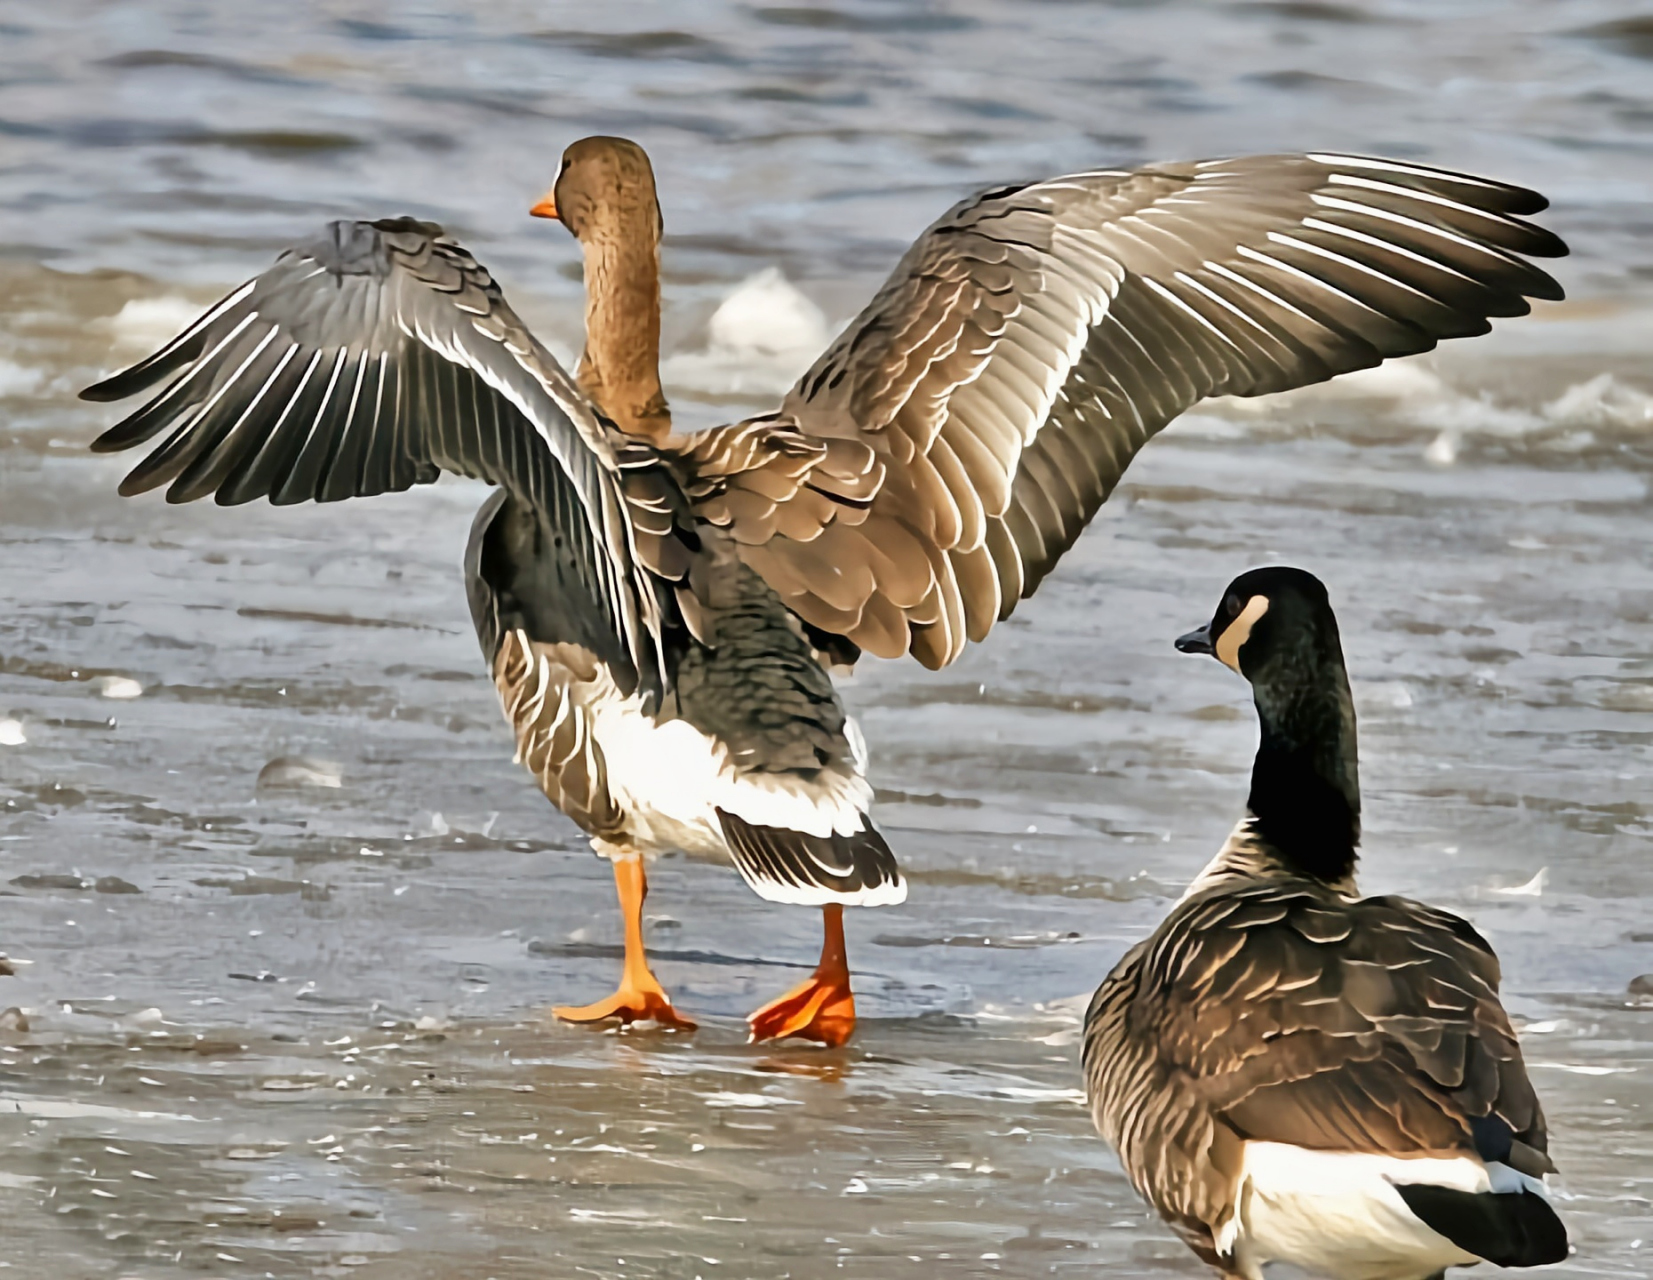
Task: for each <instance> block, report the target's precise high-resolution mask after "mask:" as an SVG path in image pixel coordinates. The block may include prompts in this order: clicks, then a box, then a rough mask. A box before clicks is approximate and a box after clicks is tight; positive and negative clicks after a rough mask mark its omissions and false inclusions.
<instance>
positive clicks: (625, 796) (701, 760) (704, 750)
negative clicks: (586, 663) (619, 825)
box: [573, 676, 872, 857]
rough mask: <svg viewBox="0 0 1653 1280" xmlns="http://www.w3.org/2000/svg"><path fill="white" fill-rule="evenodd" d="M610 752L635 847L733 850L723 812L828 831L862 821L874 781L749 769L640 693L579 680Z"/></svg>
mask: <svg viewBox="0 0 1653 1280" xmlns="http://www.w3.org/2000/svg"><path fill="white" fill-rule="evenodd" d="M573 692H574V696H575V697H576V698H578V700H579V701H580V703H581V705H582V706H583V708H584V709H585V711H586V714H587V715H588V716H589V717H590V719H591V732H592V737H593V738H594V739H595V740H596V742H597V745H598V746H599V747H600V748H601V750H602V753H603V759H604V764H605V767H606V769H607V777H608V789H609V794H610V795H611V796H612V797H613V799H614V802H615V803H616V804H617V805H619V806H620V808H621V809H622V810H624V811H625V813H626V815H627V817H628V819H629V824H630V827H631V830H632V833H633V842H634V844H635V845H636V851H637V852H641V853H648V854H655V853H666V852H670V851H672V850H682V851H683V852H685V853H690V854H700V855H708V856H713V857H727V856H728V846H727V845H726V844H725V843H724V838H723V826H722V823H721V822H720V821H719V820H718V816H717V811H718V810H719V809H723V810H724V811H725V812H728V813H736V814H739V815H740V816H741V817H742V818H744V819H746V821H747V822H750V823H754V824H757V825H760V826H766V827H782V828H785V829H788V830H791V831H803V832H807V833H809V834H810V835H817V836H824V835H829V834H831V833H832V832H834V831H836V832H838V833H839V834H842V835H850V834H852V833H854V832H856V831H858V830H860V829H861V826H862V822H863V815H864V814H865V813H866V811H867V809H868V808H870V807H871V804H872V788H871V787H870V786H869V785H868V784H867V782H866V779H864V778H863V777H861V776H860V774H859V773H858V772H847V771H845V772H840V771H838V770H823V771H822V772H821V773H819V774H817V775H816V776H815V777H812V778H808V779H805V778H803V777H800V776H799V775H797V774H792V773H767V774H766V773H755V772H750V771H746V772H742V771H739V770H737V769H736V768H735V767H734V763H733V761H732V759H731V758H730V754H729V751H728V748H726V747H725V746H724V745H723V744H722V743H721V742H719V741H717V740H716V739H714V738H710V737H708V736H707V735H705V734H703V733H701V732H700V731H699V730H698V729H696V728H695V727H694V726H693V725H691V724H689V723H688V722H687V721H684V720H667V721H665V722H664V723H657V722H656V721H654V720H653V719H651V718H650V717H649V716H648V715H647V714H646V713H645V712H644V710H643V706H642V703H641V701H640V700H639V699H637V698H635V697H631V698H628V697H624V696H622V695H621V694H620V692H619V691H618V690H617V689H616V688H615V687H614V685H613V683H612V682H611V681H609V680H607V679H606V676H605V677H604V678H600V679H598V680H596V681H592V682H590V683H581V684H578V685H576V686H574V690H573Z"/></svg>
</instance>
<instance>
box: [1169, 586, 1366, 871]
mask: <svg viewBox="0 0 1653 1280" xmlns="http://www.w3.org/2000/svg"><path fill="white" fill-rule="evenodd" d="M1177 648H1178V649H1180V650H1181V651H1182V652H1183V653H1206V654H1210V655H1211V656H1212V657H1214V658H1216V659H1217V660H1218V661H1219V662H1221V663H1222V664H1223V665H1224V666H1226V667H1229V668H1231V669H1232V670H1234V671H1237V672H1239V673H1240V674H1241V675H1242V676H1244V677H1245V678H1246V680H1247V681H1249V682H1250V684H1251V692H1252V697H1253V700H1254V701H1255V702H1256V705H1257V719H1258V721H1259V727H1260V729H1261V731H1262V732H1261V741H1260V742H1259V744H1258V748H1257V758H1256V761H1255V763H1254V765H1253V766H1252V775H1251V795H1250V797H1249V800H1248V805H1247V807H1248V809H1249V811H1250V814H1251V816H1252V819H1253V820H1254V822H1255V824H1256V827H1257V830H1258V832H1259V833H1260V834H1261V835H1262V836H1263V837H1264V838H1265V839H1266V840H1268V841H1269V843H1270V844H1271V845H1272V846H1273V847H1274V848H1275V849H1276V850H1278V851H1279V852H1280V854H1281V855H1282V856H1283V857H1284V858H1285V860H1286V861H1287V862H1288V863H1289V864H1291V865H1292V866H1293V867H1294V868H1295V869H1297V870H1300V871H1303V872H1306V873H1308V874H1312V875H1315V876H1318V877H1319V878H1322V879H1325V880H1327V881H1337V880H1340V879H1341V878H1342V877H1344V876H1346V875H1348V874H1349V872H1350V870H1351V869H1352V868H1353V866H1354V858H1355V846H1356V844H1357V843H1358V842H1359V839H1360V782H1359V764H1358V758H1357V752H1356V744H1355V709H1354V699H1353V698H1352V697H1351V696H1350V693H1349V676H1348V671H1347V669H1346V668H1345V667H1344V663H1343V643H1342V640H1341V639H1340V637H1339V635H1338V629H1337V617H1336V615H1335V614H1334V613H1333V612H1332V606H1331V601H1330V599H1329V598H1328V596H1327V594H1326V587H1325V584H1324V583H1322V582H1321V581H1320V579H1318V578H1316V577H1315V576H1314V575H1313V574H1312V573H1307V572H1305V571H1304V570H1302V569H1293V568H1289V567H1286V566H1272V567H1270V568H1266V569H1253V570H1251V571H1250V572H1248V573H1242V574H1241V575H1240V576H1239V577H1238V578H1235V579H1234V581H1233V582H1231V583H1229V585H1228V589H1227V590H1226V591H1224V592H1223V596H1222V600H1221V602H1220V603H1219V604H1218V605H1217V611H1216V613H1215V614H1214V615H1213V616H1212V618H1211V621H1210V622H1208V623H1207V624H1206V625H1205V626H1203V627H1201V628H1200V629H1199V630H1198V631H1190V632H1189V633H1188V634H1187V635H1184V636H1180V637H1178V639H1177Z"/></svg>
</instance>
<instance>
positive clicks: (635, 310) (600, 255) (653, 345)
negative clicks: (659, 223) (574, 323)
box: [576, 213, 672, 443]
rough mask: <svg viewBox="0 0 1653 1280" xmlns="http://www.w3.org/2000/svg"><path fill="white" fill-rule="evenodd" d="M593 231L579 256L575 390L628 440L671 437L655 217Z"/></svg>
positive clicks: (658, 440) (662, 439) (593, 229)
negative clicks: (580, 309) (581, 312)
mask: <svg viewBox="0 0 1653 1280" xmlns="http://www.w3.org/2000/svg"><path fill="white" fill-rule="evenodd" d="M627 221H631V222H634V223H637V224H639V225H635V226H631V227H616V228H606V227H605V228H592V231H593V234H591V235H590V236H589V237H588V238H586V239H585V241H584V249H585V353H584V354H583V355H582V356H581V357H580V368H579V373H578V374H577V375H576V377H577V379H578V381H579V384H580V389H581V390H583V391H584V392H585V393H586V394H587V395H588V396H590V397H591V398H592V400H594V401H595V402H596V404H597V407H598V408H599V409H601V410H602V411H603V412H604V413H606V414H607V415H608V416H609V417H610V418H612V419H614V422H615V424H616V425H617V426H619V428H620V429H621V430H622V431H624V432H626V433H627V434H628V435H637V436H642V437H644V438H646V439H650V440H653V441H655V442H657V443H658V442H661V441H664V440H665V438H666V437H667V436H669V435H670V434H671V429H672V420H671V411H670V410H669V409H667V407H666V396H665V393H664V392H663V391H662V390H661V389H660V241H659V237H658V234H657V233H656V231H655V224H654V216H653V215H652V213H651V214H649V215H648V216H647V217H646V218H638V219H628V220H627Z"/></svg>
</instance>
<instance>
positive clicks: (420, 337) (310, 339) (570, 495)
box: [82, 218, 870, 687]
mask: <svg viewBox="0 0 1653 1280" xmlns="http://www.w3.org/2000/svg"><path fill="white" fill-rule="evenodd" d="M157 387H158V388H159V389H158V391H156V392H155V394H154V395H153V396H152V398H151V399H150V400H149V401H148V402H147V403H145V404H144V405H143V406H141V407H140V408H139V409H138V410H137V411H136V412H134V413H132V414H130V415H129V416H127V417H126V418H125V419H123V420H122V421H121V422H119V423H117V424H116V425H115V426H113V427H111V428H110V429H109V430H107V431H106V432H104V433H103V435H101V436H100V437H99V438H98V440H97V441H96V442H95V443H94V444H93V448H94V449H96V450H99V451H105V452H107V451H114V450H120V449H129V448H133V447H135V446H138V445H142V444H145V443H146V442H148V441H150V440H152V439H154V438H155V437H156V436H157V435H161V434H162V433H163V432H164V433H167V434H166V436H165V439H164V440H163V442H162V443H161V444H160V445H159V447H157V448H155V449H154V450H152V451H151V452H150V453H149V455H148V456H147V457H145V458H144V459H143V460H142V461H141V462H139V463H138V465H137V466H136V467H134V468H133V470H132V471H131V472H130V473H129V474H128V475H127V477H126V479H125V480H124V481H123V482H122V484H121V492H122V493H123V494H134V493H141V492H143V491H145V490H148V489H152V488H156V487H159V486H162V485H168V484H170V486H171V487H170V488H169V490H168V492H167V498H168V500H169V501H172V502H187V501H191V500H194V499H197V498H202V497H205V496H207V495H208V494H213V495H215V496H216V498H217V500H218V501H219V502H220V503H223V504H234V503H243V502H250V501H252V500H253V499H255V498H268V499H269V500H270V501H271V502H273V503H277V504H285V503H294V502H310V501H316V502H333V501H338V500H341V499H344V498H350V497H361V496H367V495H370V494H377V493H384V492H387V491H392V490H401V489H406V488H408V487H410V486H411V485H414V484H422V483H429V482H431V481H433V480H435V479H436V477H437V475H438V473H439V471H441V470H447V471H452V472H456V473H458V474H461V475H466V476H470V477H473V478H478V479H483V480H487V481H489V482H490V483H493V484H496V485H500V486H503V487H504V488H506V489H508V490H509V491H511V493H512V494H513V495H514V496H516V497H517V498H518V499H519V500H520V501H522V502H524V503H525V504H527V505H528V506H529V507H531V508H535V509H539V510H541V511H543V512H546V513H548V514H550V515H552V516H553V518H555V519H557V520H559V521H561V522H562V526H563V527H564V528H565V531H566V532H567V533H568V534H569V536H570V538H571V540H572V541H573V542H574V543H576V544H578V545H579V546H582V547H584V548H585V549H586V551H587V553H588V555H589V557H590V563H589V564H587V565H586V566H585V568H584V570H583V571H582V572H584V573H586V574H587V575H588V576H589V577H590V578H591V580H592V582H593V583H595V584H596V585H597V586H598V588H599V590H600V597H601V601H602V607H603V608H604V609H605V611H606V612H607V614H608V615H609V617H610V620H611V622H612V624H613V625H614V627H615V628H616V629H617V632H618V634H619V637H620V639H621V641H622V643H623V645H624V648H625V650H626V652H627V653H628V654H629V656H630V657H631V659H632V661H633V663H634V664H635V666H636V669H637V670H638V671H639V672H645V671H648V672H652V673H653V674H654V675H655V676H656V677H657V678H658V680H663V679H664V672H663V671H662V670H661V669H660V658H659V652H660V626H661V612H660V610H661V604H660V601H661V598H662V597H661V586H660V583H659V582H657V581H656V578H657V577H658V575H657V573H656V566H655V565H654V564H653V563H651V562H649V561H646V560H645V559H644V558H643V557H642V555H641V554H640V552H639V543H638V541H637V539H636V538H635V537H634V536H633V529H632V524H631V520H632V514H633V513H632V508H631V506H630V505H629V501H630V500H629V498H628V495H627V493H626V476H625V475H623V474H622V471H621V468H620V466H619V464H618V461H617V453H616V450H617V449H618V448H620V447H621V445H622V441H621V439H620V438H619V437H618V433H617V432H615V430H614V429H613V427H612V426H611V425H610V424H608V423H606V421H604V420H603V419H601V418H600V416H599V415H598V414H597V413H596V412H595V411H594V410H593V408H592V407H591V405H590V404H589V403H588V402H587V400H586V399H585V397H584V396H582V395H581V394H580V393H579V391H578V390H577V389H576V388H575V387H574V385H573V383H572V382H571V381H570V379H569V378H568V376H567V375H566V374H565V373H564V372H563V370H562V369H561V368H560V367H559V366H558V365H557V363H556V361H555V360H554V359H553V358H552V357H551V356H550V354H549V353H548V352H546V350H545V349H544V348H543V347H542V346H541V345H540V344H539V343H538V342H537V341H536V340H535V339H534V337H533V335H532V334H531V333H529V331H528V330H527V328H526V327H525V326H524V325H523V324H522V322H521V321H520V320H519V319H518V318H517V317H516V315H515V313H514V312H512V311H511V309H510V306H509V305H508V304H507V303H506V301H505V298H504V295H503V294H502V293H501V292H500V290H499V288H498V286H497V285H496V284H495V283H494V282H493V279H492V277H491V276H490V275H489V274H488V272H487V271H486V270H485V269H484V268H483V267H482V266H481V265H480V264H478V263H477V262H476V260H475V259H474V258H472V257H471V256H470V254H469V253H467V252H466V251H465V250H464V249H463V248H461V247H460V246H459V245H458V244H457V243H455V242H454V241H453V240H452V239H450V238H449V237H447V236H446V235H445V234H444V233H443V232H442V229H441V228H440V227H437V226H434V225H432V224H430V223H422V222H415V221H413V220H411V219H405V218H397V219H386V220H382V221H378V222H336V223H333V224H331V225H330V226H329V227H328V229H327V231H326V233H324V234H323V235H321V236H319V237H317V238H316V239H314V240H311V241H309V242H307V243H305V244H301V245H298V246H296V247H295V248H293V249H290V250H288V251H287V252H286V253H284V254H282V255H281V257H280V258H278V259H277V261H276V262H275V264H274V265H273V266H272V267H271V268H270V269H269V270H268V271H266V272H265V273H264V274H263V275H261V276H259V277H257V278H256V279H254V280H251V281H249V282H248V283H247V284H245V285H243V286H241V287H240V288H239V289H237V290H235V291H234V292H233V293H231V294H230V295H228V296H227V297H226V298H225V299H224V300H223V301H221V302H220V303H219V304H218V305H217V306H215V307H213V308H212V309H211V310H209V311H208V312H207V313H206V314H205V315H203V316H202V317H201V318H200V319H199V320H197V321H196V322H195V323H194V324H193V325H191V326H190V327H189V328H188V329H187V330H185V332H184V333H182V334H180V335H179V336H178V337H177V338H175V339H174V340H173V341H172V342H170V343H168V344H167V345H166V346H165V347H163V348H162V349H161V350H160V351H158V352H156V353H155V354H154V355H153V356H150V357H149V358H148V359H146V360H144V361H141V362H140V363H138V364H136V365H134V366H133V367H132V368H130V369H127V370H125V371H123V372H121V373H117V374H115V375H114V376H112V377H110V378H108V379H106V380H104V381H103V382H100V383H98V384H97V385H96V386H93V387H90V388H88V389H87V390H86V391H85V392H83V393H82V394H83V396H84V397H85V398H87V399H90V400H119V399H124V398H126V397H128V396H132V395H137V394H139V393H140V392H146V391H151V390H153V389H155V388H157ZM811 492H813V490H812V491H811ZM793 496H794V497H795V496H796V495H793ZM830 506H831V504H830V502H828V500H826V499H824V498H823V499H819V503H818V506H817V507H814V508H800V509H798V510H797V511H796V512H793V511H792V510H790V509H789V510H788V511H787V512H786V515H787V516H788V518H789V520H791V522H792V523H791V525H790V528H791V529H792V531H793V532H796V533H799V534H801V535H808V534H812V533H813V532H815V530H816V527H817V525H818V523H819V522H820V521H821V520H823V519H829V518H830V516H831V511H830V510H829V508H830ZM668 524H669V521H668ZM650 545H652V546H654V547H656V548H660V547H662V546H663V545H664V539H663V538H662V537H661V536H660V535H659V534H658V531H656V535H655V536H654V538H653V542H652V543H651V544H650ZM869 576H870V575H869ZM852 603H853V604H854V607H855V608H856V610H857V612H859V607H860V603H861V602H860V601H853V602H852ZM656 687H658V681H657V682H656Z"/></svg>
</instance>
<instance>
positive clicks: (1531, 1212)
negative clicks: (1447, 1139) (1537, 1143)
mask: <svg viewBox="0 0 1653 1280" xmlns="http://www.w3.org/2000/svg"><path fill="white" fill-rule="evenodd" d="M1395 1190H1396V1191H1398V1192H1400V1198H1401V1199H1402V1200H1404V1201H1406V1207H1407V1208H1408V1209H1410V1210H1411V1211H1412V1212H1413V1213H1415V1214H1417V1215H1418V1217H1419V1218H1421V1219H1423V1221H1424V1224H1425V1225H1426V1226H1428V1227H1429V1228H1430V1229H1431V1230H1434V1231H1438V1232H1440V1233H1441V1234H1442V1235H1443V1236H1445V1237H1446V1238H1447V1239H1448V1240H1450V1241H1452V1243H1453V1244H1455V1245H1457V1246H1458V1247H1459V1248H1460V1249H1462V1250H1464V1251H1465V1252H1466V1253H1473V1254H1474V1255H1475V1256H1476V1257H1477V1258H1485V1259H1486V1260H1487V1261H1488V1262H1490V1263H1492V1264H1493V1265H1494V1266H1498V1267H1538V1266H1543V1265H1544V1264H1545V1263H1546V1262H1560V1261H1562V1260H1563V1259H1564V1258H1566V1256H1567V1228H1566V1227H1564V1226H1562V1225H1561V1219H1560V1218H1558V1217H1556V1215H1555V1210H1554V1209H1552V1208H1550V1202H1549V1201H1548V1200H1546V1199H1544V1197H1543V1196H1541V1195H1538V1194H1537V1193H1535V1192H1532V1191H1516V1192H1505V1193H1500V1194H1493V1193H1490V1192H1474V1191H1454V1190H1452V1189H1451V1188H1449V1187H1434V1186H1430V1185H1429V1184H1427V1183H1421V1182H1420V1183H1410V1184H1408V1183H1404V1182H1403V1183H1397V1184H1396V1186H1395Z"/></svg>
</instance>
